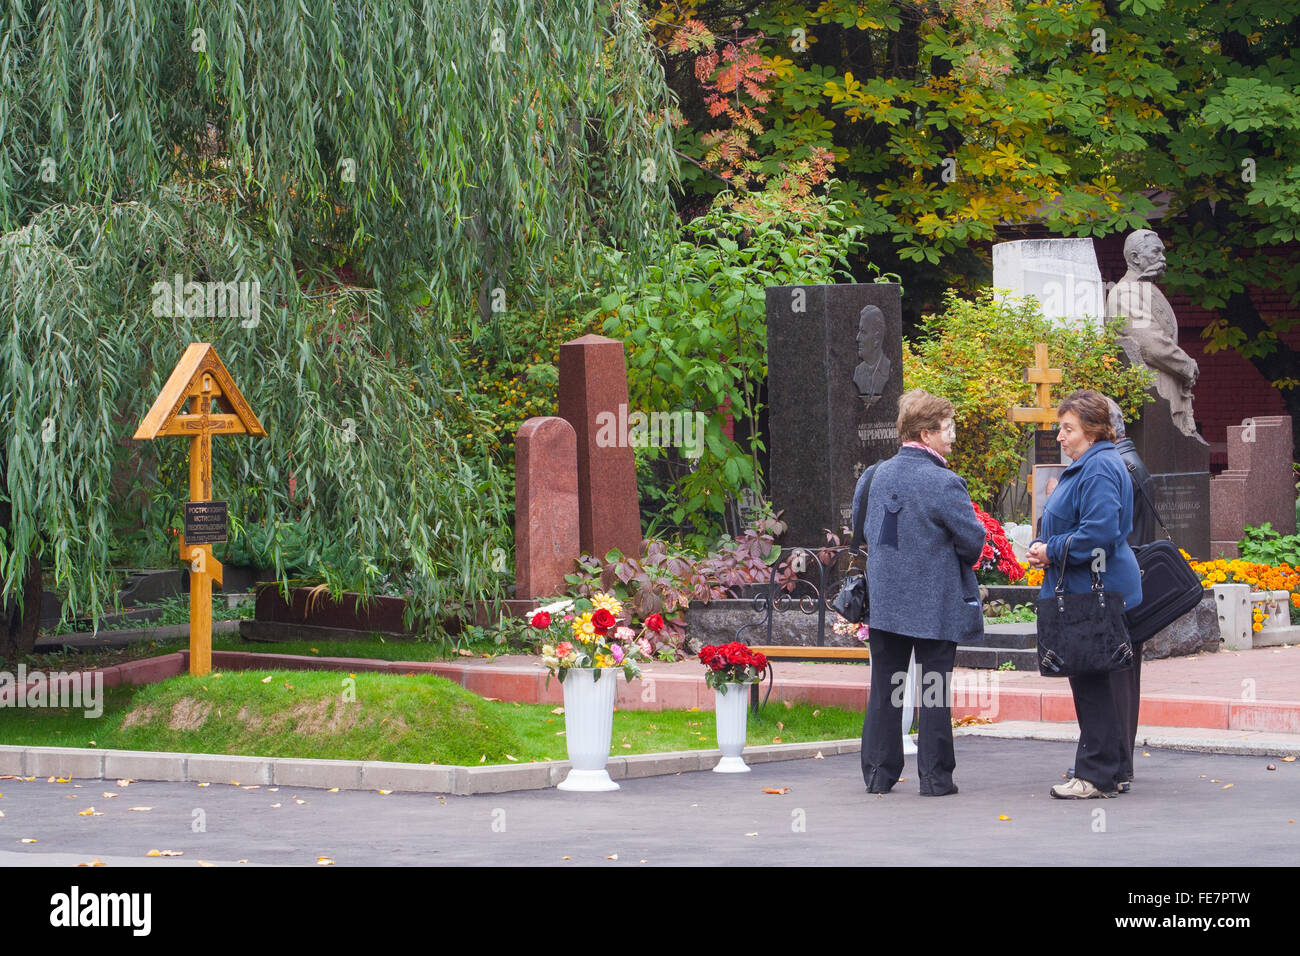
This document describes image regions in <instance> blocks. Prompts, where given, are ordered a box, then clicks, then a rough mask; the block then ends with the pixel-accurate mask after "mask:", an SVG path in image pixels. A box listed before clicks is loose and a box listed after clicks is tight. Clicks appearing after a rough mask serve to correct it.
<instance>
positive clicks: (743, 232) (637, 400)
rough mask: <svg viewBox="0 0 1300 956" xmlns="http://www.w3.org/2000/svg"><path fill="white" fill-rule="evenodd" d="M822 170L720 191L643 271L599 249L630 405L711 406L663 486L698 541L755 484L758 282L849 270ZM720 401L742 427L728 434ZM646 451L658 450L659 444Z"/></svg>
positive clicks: (607, 310)
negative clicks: (818, 187) (696, 451)
mask: <svg viewBox="0 0 1300 956" xmlns="http://www.w3.org/2000/svg"><path fill="white" fill-rule="evenodd" d="M825 171H826V170H825V168H824V166H818V167H816V169H814V170H809V169H807V168H806V167H805V168H803V169H796V170H794V171H792V172H791V174H790V175H788V176H787V177H786V178H784V179H782V180H780V181H774V182H773V183H772V184H771V185H770V187H769V188H768V189H767V190H765V191H764V192H761V193H750V194H745V195H743V196H740V197H737V196H736V195H734V194H732V193H729V192H728V193H722V194H721V195H719V196H718V197H717V198H716V199H715V200H714V202H713V204H712V206H711V207H710V209H709V211H708V212H707V213H706V214H705V215H704V216H702V217H700V218H698V219H695V220H693V221H692V222H690V223H688V224H687V225H686V226H685V227H684V235H683V237H682V238H681V239H680V240H679V241H678V242H677V243H676V244H675V245H674V246H673V248H672V251H671V252H670V254H669V256H668V257H667V259H666V260H665V262H664V263H663V264H662V265H656V266H652V267H651V268H650V269H649V271H648V274H647V275H646V276H645V277H644V279H642V280H639V281H635V282H632V281H629V280H628V279H627V278H626V277H625V276H624V275H622V273H624V272H625V267H624V265H623V258H624V256H623V254H622V253H619V252H617V251H610V252H609V253H608V254H607V255H606V266H607V268H608V269H610V270H611V271H612V272H613V273H614V276H615V278H614V280H613V282H612V284H611V285H610V286H609V291H608V292H607V293H606V294H605V295H604V296H603V297H602V298H601V299H600V309H599V311H598V313H596V314H599V315H603V316H605V321H604V331H605V334H606V335H611V336H614V337H616V338H620V339H622V340H623V341H624V343H625V345H626V347H627V353H628V377H629V399H630V404H631V407H632V408H633V409H637V410H640V411H643V412H647V413H649V412H652V411H654V412H674V411H682V412H686V413H688V414H689V413H694V412H697V411H698V412H701V413H703V414H704V415H706V416H707V425H706V428H705V434H704V445H705V448H706V450H705V452H704V454H703V455H702V456H701V457H699V458H698V459H697V460H696V462H695V464H694V467H693V468H692V467H688V465H689V463H686V462H682V463H681V464H680V467H678V468H677V469H676V470H675V471H674V473H673V474H672V476H671V478H670V480H669V487H668V488H667V489H666V492H667V497H666V501H667V506H666V510H667V511H668V513H669V518H670V520H671V522H672V523H673V524H674V525H677V526H681V525H684V524H690V525H693V527H694V530H695V534H694V536H693V537H690V538H689V540H691V541H692V543H693V544H694V545H695V546H696V547H700V546H702V545H706V544H707V543H708V542H710V541H712V540H714V539H715V538H716V535H717V534H718V533H719V532H720V531H721V530H722V520H721V519H722V515H723V513H724V511H725V508H726V497H727V495H731V496H733V497H739V496H740V493H741V492H742V491H743V490H744V489H747V488H757V487H759V468H758V453H759V451H760V450H761V448H762V444H761V441H760V440H759V438H758V436H757V427H756V424H755V423H756V422H757V421H758V415H759V412H760V411H761V408H762V405H761V403H760V401H759V394H760V391H761V389H762V387H763V385H764V383H765V382H766V379H767V359H768V356H767V315H766V292H765V289H766V288H767V287H768V286H778V285H794V284H805V283H809V284H823V283H833V282H835V281H837V280H843V281H852V276H851V275H849V273H848V271H847V267H848V258H849V256H850V255H851V254H852V253H853V252H854V250H855V249H857V248H859V247H860V246H861V243H860V242H858V241H857V239H856V238H855V237H856V229H855V228H853V227H849V226H846V225H845V223H844V219H845V216H846V215H847V210H845V208H844V207H843V204H842V203H838V202H831V201H829V200H827V199H825V198H824V197H822V196H820V195H818V194H816V193H814V192H813V191H812V189H811V187H812V185H815V184H817V183H819V182H821V177H822V176H824V174H825ZM828 185H829V183H828ZM728 412H730V414H732V415H733V416H734V417H735V419H736V423H737V426H738V429H737V431H738V433H739V432H741V431H744V430H747V431H748V435H749V437H748V438H745V439H743V440H742V441H735V440H732V439H729V438H727V437H726V436H725V434H724V432H723V423H724V422H725V420H726V415H727V413H728ZM647 454H648V455H649V456H650V457H651V458H660V457H663V456H665V454H666V450H665V449H663V448H657V447H651V448H648V449H647ZM678 457H679V458H680V456H678Z"/></svg>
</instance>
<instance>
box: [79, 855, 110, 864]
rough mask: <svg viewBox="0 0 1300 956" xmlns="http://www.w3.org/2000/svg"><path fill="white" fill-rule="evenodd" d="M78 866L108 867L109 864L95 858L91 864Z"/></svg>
mask: <svg viewBox="0 0 1300 956" xmlns="http://www.w3.org/2000/svg"><path fill="white" fill-rule="evenodd" d="M77 866H108V864H107V863H105V862H104V861H103V860H101V859H100V858H99V857H95V858H94V859H93V860H91V861H90V862H89V863H78V864H77Z"/></svg>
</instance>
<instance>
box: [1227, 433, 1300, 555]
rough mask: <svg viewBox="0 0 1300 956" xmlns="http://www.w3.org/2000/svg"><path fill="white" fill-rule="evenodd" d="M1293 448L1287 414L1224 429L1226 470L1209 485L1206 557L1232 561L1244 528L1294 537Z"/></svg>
mask: <svg viewBox="0 0 1300 956" xmlns="http://www.w3.org/2000/svg"><path fill="white" fill-rule="evenodd" d="M1294 451H1295V448H1294V443H1293V439H1292V432H1291V417H1290V416H1289V415H1270V416H1260V417H1256V418H1248V419H1246V420H1245V421H1244V422H1242V423H1241V424H1240V425H1232V426H1229V428H1228V470H1227V471H1224V472H1223V473H1222V474H1220V475H1219V476H1218V477H1217V478H1215V479H1214V480H1213V481H1211V482H1210V526H1211V532H1212V539H1211V542H1210V551H1211V556H1212V557H1215V558H1235V557H1237V556H1238V555H1237V542H1238V541H1239V540H1241V537H1242V535H1243V533H1244V531H1245V528H1246V526H1247V525H1250V526H1252V527H1259V526H1260V525H1262V524H1263V523H1265V522H1268V523H1269V524H1271V525H1272V526H1273V530H1274V531H1277V532H1278V533H1279V534H1282V535H1290V534H1295V533H1296V520H1295V497H1296V496H1295V479H1294V473H1293V470H1292V464H1291V462H1292V457H1293V455H1294Z"/></svg>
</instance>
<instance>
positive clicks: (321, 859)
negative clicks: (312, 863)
mask: <svg viewBox="0 0 1300 956" xmlns="http://www.w3.org/2000/svg"><path fill="white" fill-rule="evenodd" d="M316 862H317V863H318V864H320V865H321V866H333V865H334V861H333V860H331V859H330V858H329V857H327V856H318V857H316Z"/></svg>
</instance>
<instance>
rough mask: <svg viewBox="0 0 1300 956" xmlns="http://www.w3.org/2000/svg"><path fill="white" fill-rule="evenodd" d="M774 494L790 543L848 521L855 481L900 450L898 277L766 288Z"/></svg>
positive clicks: (813, 540)
mask: <svg viewBox="0 0 1300 956" xmlns="http://www.w3.org/2000/svg"><path fill="white" fill-rule="evenodd" d="M767 354H768V372H767V388H768V435H767V446H768V449H769V453H770V459H771V465H770V468H769V484H770V492H771V493H770V497H771V500H772V505H773V508H774V509H776V510H777V511H779V512H781V513H782V514H781V520H782V521H784V522H786V524H787V525H788V529H787V530H786V533H785V538H784V541H785V543H786V544H787V545H809V546H821V545H824V544H825V543H826V531H827V530H830V531H832V532H834V533H836V534H840V533H841V530H842V529H843V528H844V527H846V526H847V525H848V524H849V523H850V521H851V520H852V503H853V489H854V486H855V485H856V484H857V480H858V476H859V475H861V474H862V472H863V471H864V470H865V469H866V468H867V467H868V466H870V465H871V464H873V463H874V462H876V461H878V460H880V459H881V458H888V457H890V456H892V455H893V454H894V453H895V452H896V451H898V425H897V420H898V399H899V396H900V395H902V392H903V339H902V290H901V288H900V287H899V286H898V285H897V284H896V283H869V284H846V285H825V286H774V287H769V288H768V290H767Z"/></svg>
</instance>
